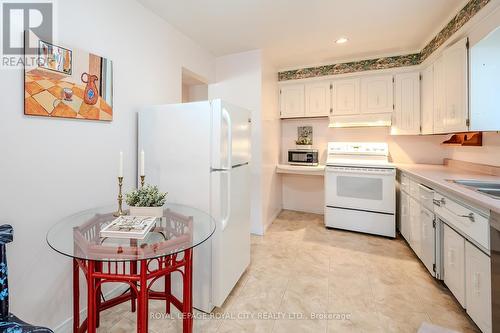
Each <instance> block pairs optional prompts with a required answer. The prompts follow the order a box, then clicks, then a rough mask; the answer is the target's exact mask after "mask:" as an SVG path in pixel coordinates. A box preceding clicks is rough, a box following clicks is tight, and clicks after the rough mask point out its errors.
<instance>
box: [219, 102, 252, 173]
mask: <svg viewBox="0 0 500 333" xmlns="http://www.w3.org/2000/svg"><path fill="white" fill-rule="evenodd" d="M210 103H211V105H212V114H213V116H212V121H213V123H212V141H213V146H212V147H213V148H214V149H213V151H212V168H214V169H228V168H230V167H231V166H238V165H242V164H245V163H248V162H250V158H251V152H250V149H251V143H250V140H251V118H250V116H251V113H250V111H249V110H246V109H244V108H241V107H238V106H234V105H231V104H229V103H226V102H223V101H221V100H219V99H216V100H212V101H211V102H210Z"/></svg>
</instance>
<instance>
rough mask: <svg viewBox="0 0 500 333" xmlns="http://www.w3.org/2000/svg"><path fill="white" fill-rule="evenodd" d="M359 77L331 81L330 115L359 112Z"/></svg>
mask: <svg viewBox="0 0 500 333" xmlns="http://www.w3.org/2000/svg"><path fill="white" fill-rule="evenodd" d="M359 83H360V80H359V79H345V80H337V81H333V82H332V115H334V116H347V115H356V114H359Z"/></svg>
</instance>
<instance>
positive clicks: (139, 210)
mask: <svg viewBox="0 0 500 333" xmlns="http://www.w3.org/2000/svg"><path fill="white" fill-rule="evenodd" d="M130 215H131V216H154V217H162V216H163V207H133V206H131V207H130Z"/></svg>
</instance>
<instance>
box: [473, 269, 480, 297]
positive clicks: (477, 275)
mask: <svg viewBox="0 0 500 333" xmlns="http://www.w3.org/2000/svg"><path fill="white" fill-rule="evenodd" d="M480 279H481V273H479V272H475V273H474V289H475V290H476V295H479V294H480V290H481V286H480V284H479V283H480V282H479V281H480Z"/></svg>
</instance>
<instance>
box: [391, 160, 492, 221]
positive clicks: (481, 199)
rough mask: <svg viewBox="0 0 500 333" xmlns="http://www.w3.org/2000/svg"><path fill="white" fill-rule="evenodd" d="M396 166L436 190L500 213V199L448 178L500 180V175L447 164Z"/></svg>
mask: <svg viewBox="0 0 500 333" xmlns="http://www.w3.org/2000/svg"><path fill="white" fill-rule="evenodd" d="M395 165H396V167H397V168H398V169H399V170H400V171H403V172H405V173H407V174H409V175H411V176H413V177H414V178H415V179H417V180H419V181H420V182H421V183H422V184H424V185H427V186H429V187H431V188H433V189H434V190H436V191H442V192H445V193H442V194H446V193H449V194H451V195H454V196H456V197H458V198H462V199H463V200H465V201H468V202H470V203H471V204H474V205H476V206H478V208H485V209H489V210H491V211H493V212H495V213H497V214H500V199H494V198H492V197H489V196H487V195H484V194H481V193H478V192H476V191H474V190H472V189H470V188H468V187H465V186H462V185H458V184H455V183H453V182H450V181H448V180H460V179H462V180H464V179H471V180H486V181H495V182H500V177H498V176H491V175H488V174H484V173H479V172H475V171H469V170H463V169H459V168H453V167H449V166H446V165H433V164H398V163H396V164H395Z"/></svg>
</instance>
